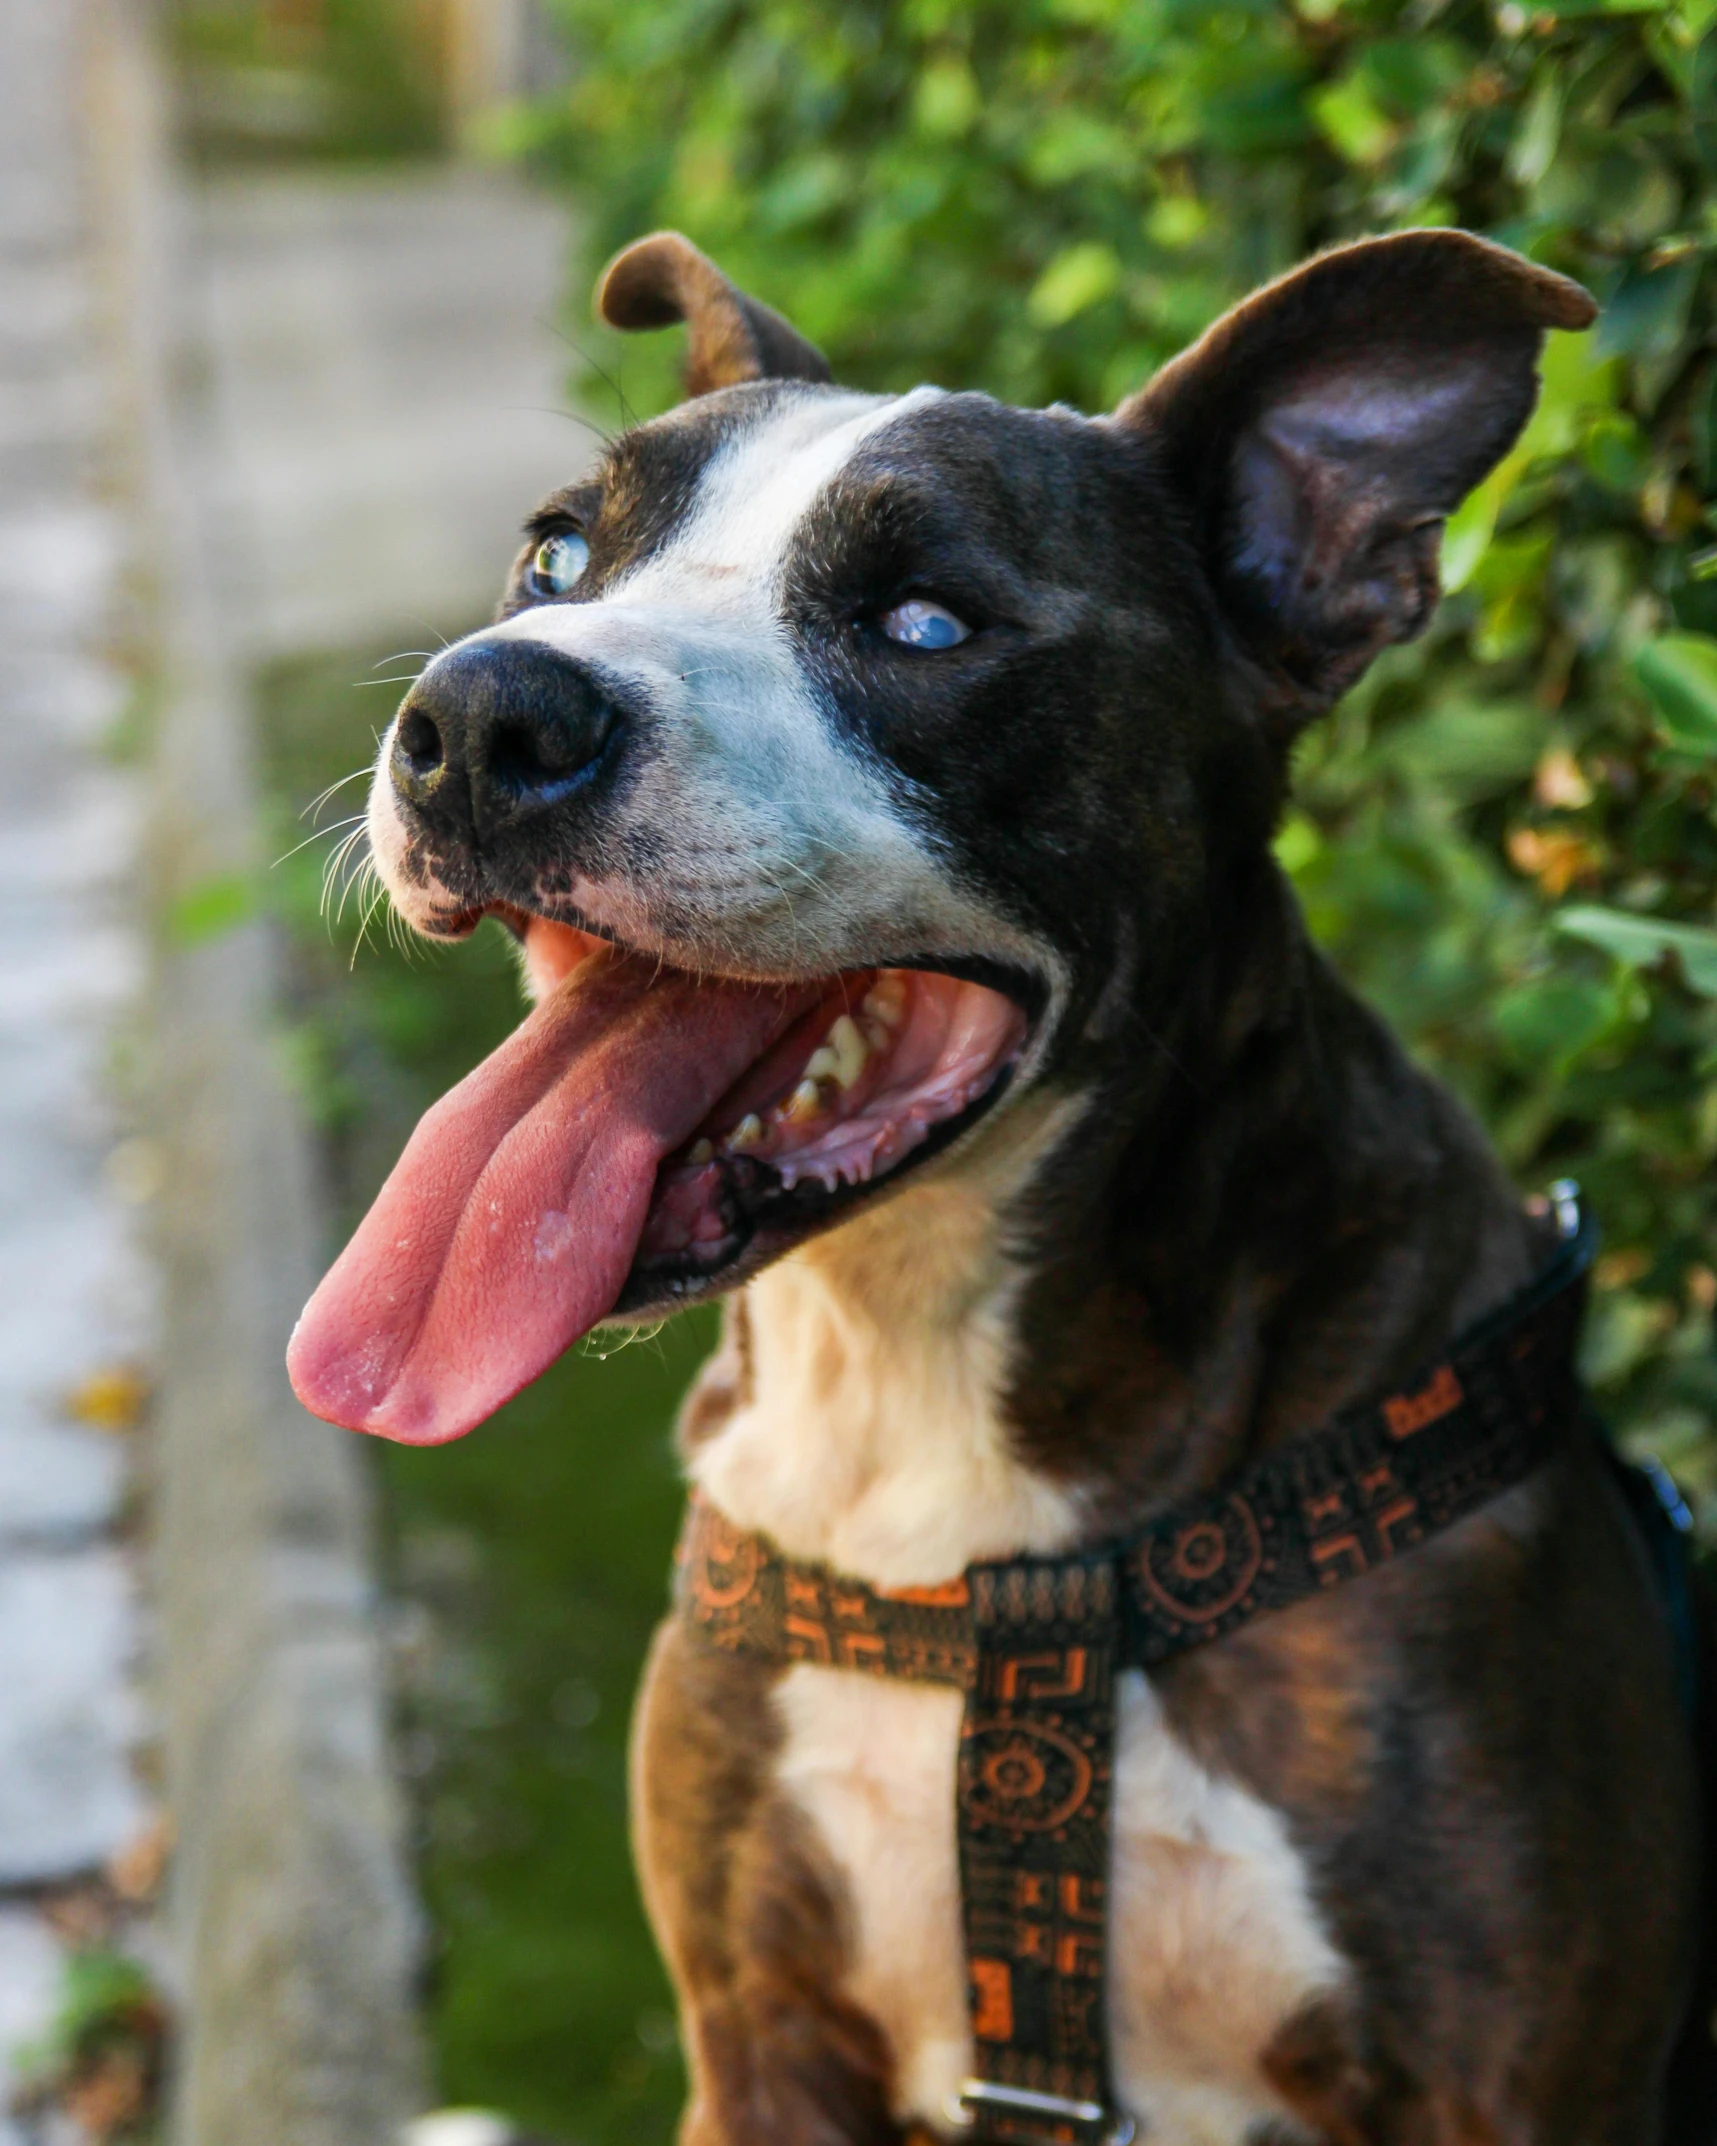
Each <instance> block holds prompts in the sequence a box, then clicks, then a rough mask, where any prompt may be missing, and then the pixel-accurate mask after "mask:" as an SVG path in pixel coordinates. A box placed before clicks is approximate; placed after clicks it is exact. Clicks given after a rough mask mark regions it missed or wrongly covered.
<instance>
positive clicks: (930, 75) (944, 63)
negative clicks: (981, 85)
mask: <svg viewBox="0 0 1717 2146" xmlns="http://www.w3.org/2000/svg"><path fill="white" fill-rule="evenodd" d="M981 102H982V99H981V98H980V96H979V93H978V85H977V81H976V79H975V78H974V76H973V74H972V70H971V69H970V68H969V67H968V66H967V65H966V63H965V61H964V60H962V59H957V58H955V57H953V56H952V55H948V56H946V57H944V58H942V59H936V60H932V61H931V62H930V64H929V66H928V67H926V68H925V70H924V72H923V73H922V74H921V75H920V76H919V77H918V82H917V85H916V87H915V89H914V91H913V98H912V116H913V118H914V119H915V120H916V121H917V123H918V129H919V132H920V133H922V134H928V135H930V136H932V137H933V138H934V139H936V140H939V141H956V140H958V138H959V137H960V136H961V135H962V134H965V133H967V132H968V131H969V130H970V128H971V125H972V122H973V120H975V119H976V118H977V116H978V111H979V108H980V105H981Z"/></svg>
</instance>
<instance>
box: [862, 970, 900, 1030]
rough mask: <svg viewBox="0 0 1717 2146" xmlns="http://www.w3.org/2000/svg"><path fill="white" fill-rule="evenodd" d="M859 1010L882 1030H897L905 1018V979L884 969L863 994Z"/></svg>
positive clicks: (892, 971)
mask: <svg viewBox="0 0 1717 2146" xmlns="http://www.w3.org/2000/svg"><path fill="white" fill-rule="evenodd" d="M861 1010H862V1011H863V1012H865V1013H867V1014H869V1015H870V1017H871V1019H872V1020H873V1021H877V1022H879V1023H880V1024H881V1025H882V1027H883V1028H884V1029H891V1028H898V1027H899V1026H900V1024H901V1022H902V1021H903V1020H904V1019H905V1017H906V979H905V978H904V977H903V976H901V975H898V974H897V973H896V972H895V971H894V970H893V969H885V970H884V971H883V972H882V974H881V975H880V976H879V977H878V978H877V980H876V982H875V983H874V984H872V985H871V987H870V989H869V990H868V991H867V992H866V993H865V995H864V1003H863V1007H862V1009H861Z"/></svg>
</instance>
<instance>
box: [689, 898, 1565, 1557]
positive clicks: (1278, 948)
mask: <svg viewBox="0 0 1717 2146" xmlns="http://www.w3.org/2000/svg"><path fill="white" fill-rule="evenodd" d="M1251 909H1252V914H1251V916H1250V919H1249V922H1250V929H1249V930H1248V931H1247V932H1246V934H1245V936H1244V941H1243V944H1244V948H1245V951H1244V954H1243V956H1242V957H1241V958H1240V959H1239V960H1238V961H1237V962H1232V963H1230V966H1229V974H1228V976H1227V978H1226V980H1225V981H1224V980H1221V978H1220V976H1219V974H1218V969H1217V965H1216V964H1211V965H1210V967H1209V968H1208V969H1207V970H1206V971H1205V973H1207V974H1212V975H1218V981H1217V984H1216V986H1215V987H1214V988H1212V989H1211V990H1209V991H1208V992H1207V993H1205V994H1204V995H1203V997H1202V999H1201V1000H1200V1001H1199V1002H1197V1003H1191V1002H1189V1003H1188V1004H1187V1005H1186V1006H1185V1007H1184V1009H1183V1011H1182V1013H1181V1016H1180V1018H1179V1019H1178V1020H1177V1021H1176V1022H1175V1023H1174V1024H1173V1025H1172V1027H1171V1028H1170V1029H1169V1030H1168V1031H1167V1033H1166V1034H1164V1033H1161V1032H1160V1031H1159V1032H1157V1033H1156V1034H1154V1035H1152V1036H1151V1038H1150V1040H1149V1041H1146V1040H1144V1036H1145V1033H1146V1031H1145V1030H1144V1028H1143V1025H1142V1024H1140V1027H1139V1029H1138V1031H1137V1032H1135V1033H1133V1034H1130V1035H1128V1036H1126V1037H1123V1038H1122V1039H1121V1042H1120V1045H1119V1047H1118V1048H1117V1049H1116V1050H1115V1051H1114V1053H1113V1055H1112V1057H1111V1059H1110V1062H1109V1063H1110V1070H1109V1071H1108V1072H1107V1073H1106V1074H1105V1073H1103V1072H1099V1074H1098V1076H1097V1077H1096V1078H1095V1079H1094V1080H1092V1081H1089V1082H1087V1083H1084V1084H1076V1085H1075V1086H1074V1088H1073V1089H1072V1090H1071V1091H1068V1090H1061V1091H1059V1092H1058V1091H1057V1090H1055V1089H1052V1088H1046V1089H1044V1090H1041V1091H1039V1092H1038V1093H1036V1094H1034V1095H1031V1096H1028V1097H1026V1098H1023V1099H1022V1100H1021V1102H1020V1103H1019V1104H1018V1105H1016V1106H1015V1107H1014V1108H1013V1109H1012V1110H1010V1111H1008V1112H1007V1113H1005V1114H1004V1115H1003V1116H1001V1117H999V1118H998V1120H997V1121H996V1123H995V1125H994V1126H993V1127H992V1128H990V1129H988V1133H987V1137H981V1138H980V1140H979V1141H978V1142H977V1143H975V1146H974V1150H973V1152H972V1154H971V1155H970V1156H968V1157H965V1158H962V1160H961V1163H960V1164H959V1165H958V1166H957V1167H954V1168H950V1169H948V1170H946V1171H943V1172H941V1173H938V1174H936V1175H933V1176H927V1177H926V1178H925V1179H924V1180H923V1181H921V1182H919V1183H917V1184H911V1185H908V1186H907V1187H904V1188H903V1189H902V1191H901V1192H900V1194H899V1195H898V1196H897V1197H896V1198H894V1199H893V1200H891V1201H889V1202H888V1203H886V1204H885V1205H883V1206H881V1207H879V1208H877V1209H875V1210H874V1211H872V1212H871V1213H869V1214H866V1215H863V1216H861V1217H859V1218H857V1219H855V1220H854V1221H853V1222H851V1223H849V1224H848V1225H847V1226H846V1227H845V1228H843V1229H840V1230H837V1231H835V1232H833V1233H832V1234H830V1235H829V1236H827V1237H825V1238H822V1239H820V1240H816V1241H815V1242H813V1243H812V1244H810V1245H808V1246H805V1247H803V1248H802V1249H801V1250H799V1251H798V1252H796V1253H795V1254H793V1255H791V1256H790V1257H788V1258H787V1259H784V1260H782V1261H780V1262H779V1263H778V1264H777V1265H776V1266H774V1267H773V1268H771V1269H769V1270H767V1271H766V1272H765V1273H764V1274H763V1275H762V1276H760V1277H759V1278H758V1279H757V1280H755V1281H754V1282H752V1283H751V1284H750V1286H749V1287H748V1289H747V1290H746V1291H745V1293H744V1296H743V1298H742V1299H740V1300H739V1301H738V1302H737V1303H736V1304H735V1306H734V1307H733V1309H732V1311H731V1313H730V1326H729V1342H728V1348H727V1350H726V1351H725V1352H724V1354H723V1356H722V1357H721V1358H720V1359H718V1361H717V1364H716V1366H715V1367H714V1368H713V1369H712V1372H711V1374H710V1376H709V1377H708V1379H707V1380H706V1382H705V1385H704V1387H703V1388H702V1390H701V1392H700V1395H699V1397H698V1399H697V1400H696V1401H695V1402H694V1404H693V1406H692V1408H691V1410H690V1411H689V1413H688V1418H687V1441H688V1446H689V1463H690V1467H691V1471H692V1473H693V1476H694V1478H695V1479H696V1481H697V1482H698V1483H699V1485H700V1486H701V1488H702V1489H703V1490H704V1492H705V1493H706V1494H707V1495H708V1496H709V1497H710V1498H711V1499H712V1500H713V1501H714V1502H715V1503H716V1504H717V1505H718V1506H719V1507H720V1508H721V1509H722V1510H723V1511H724V1512H725V1513H726V1514H727V1516H728V1517H729V1518H730V1519H731V1520H733V1521H734V1522H735V1523H736V1524H738V1525H740V1526H742V1527H748V1528H756V1529H760V1530H762V1531H763V1532H765V1533H767V1534H769V1535H770V1536H772V1537H773V1538H774V1539H775V1540H776V1541H777V1542H778V1543H779V1544H780V1545H781V1547H782V1548H783V1549H784V1550H786V1551H787V1552H788V1553H789V1554H790V1555H792V1556H795V1557H802V1558H810V1559H820V1560H822V1561H824V1562H826V1563H828V1564H830V1565H832V1566H834V1567H835V1568H836V1569H838V1570H841V1571H845V1572H849V1573H852V1574H853V1575H854V1576H855V1577H858V1578H862V1579H865V1580H867V1581H869V1582H870V1583H872V1584H874V1585H879V1586H884V1587H888V1586H915V1585H929V1584H934V1583H936V1582H938V1581H941V1580H944V1579H946V1578H948V1577H949V1576H950V1575H952V1574H954V1573H957V1572H958V1571H960V1570H961V1569H962V1568H963V1567H964V1566H966V1565H967V1564H970V1563H972V1562H974V1561H976V1560H980V1559H984V1558H991V1557H1001V1556H1005V1555H1008V1554H1010V1553H1017V1552H1020V1551H1033V1552H1039V1553H1045V1552H1052V1551H1056V1550H1060V1549H1063V1548H1065V1547H1067V1546H1068V1545H1069V1544H1070V1543H1072V1542H1075V1541H1078V1540H1080V1539H1089V1538H1091V1537H1094V1536H1097V1535H1102V1534H1108V1533H1113V1532H1116V1531H1118V1530H1121V1529H1124V1528H1125V1527H1127V1526H1128V1525H1130V1524H1135V1523H1136V1522H1137V1521H1138V1520H1139V1519H1140V1518H1141V1517H1143V1515H1144V1514H1146V1513H1147V1512H1149V1511H1150V1510H1151V1509H1152V1508H1154V1507H1157V1506H1160V1505H1161V1504H1163V1503H1164V1502H1165V1501H1167V1500H1170V1499H1173V1498H1176V1497H1179V1496H1184V1495H1187V1494H1189V1493H1191V1492H1194V1491H1198V1490H1203V1489H1208V1488H1210V1487H1211V1486H1213V1485H1214V1484H1216V1483H1217V1482H1219V1481H1220V1480H1221V1479H1222V1478H1223V1477H1224V1476H1225V1475H1227V1474H1228V1473H1230V1472H1231V1471H1232V1470H1234V1469H1235V1468H1237V1467H1238V1466H1240V1465H1241V1464H1242V1463H1243V1462H1244V1461H1245V1460H1246V1459H1247V1458H1249V1457H1250V1456H1251V1455H1252V1454H1253V1453H1255V1452H1257V1451H1259V1450H1261V1449H1262V1448H1263V1447H1265V1446H1267V1445H1269V1444H1272V1443H1274V1442H1276V1441H1277V1440H1279V1439H1281V1438H1284V1437H1287V1436H1289V1435H1292V1434H1293V1433H1295V1432H1297V1431H1302V1430H1306V1429H1310V1428H1312V1427H1315V1426H1316V1425H1317V1424H1319V1423H1321V1422H1324V1421H1326V1420H1327V1419H1328V1418H1329V1417H1330V1416H1331V1415H1333V1414H1334V1413H1335V1412H1336V1411H1337V1410H1339V1409H1340V1408H1342V1407H1344V1406H1346V1405H1348V1404H1350V1403H1351V1402H1354V1401H1357V1400H1360V1399H1363V1398H1364V1397H1365V1396H1366V1395H1368V1394H1370V1393H1374V1392H1376V1391H1378V1390H1381V1389H1382V1388H1384V1387H1386V1386H1387V1385H1389V1384H1390V1383H1392V1382H1395V1381H1397V1380H1399V1379H1401V1378H1403V1377H1405V1376H1406V1375H1408V1374H1410V1373H1411V1372H1412V1371H1414V1370H1415V1369H1416V1368H1417V1367H1418V1366H1419V1365H1420V1364H1422V1363H1423V1362H1424V1361H1426V1360H1427V1359H1428V1358H1430V1357H1432V1356H1434V1355H1435V1354H1436V1353H1438V1351H1439V1350H1440V1349H1441V1348H1442V1347H1443V1346H1444V1345H1446V1343H1447V1342H1448V1340H1449V1339H1450V1337H1451V1336H1452V1334H1453V1333H1454V1332H1455V1331H1456V1329H1457V1328H1458V1327H1459V1326H1461V1325H1464V1324H1465V1323H1467V1322H1468V1321H1469V1320H1471V1319H1472V1318H1474V1317H1476V1316H1477V1315H1478V1314H1479V1313H1481V1312H1482V1311H1483V1310H1485V1309H1487V1308H1488V1307H1489V1306H1490V1305H1491V1304H1493V1303H1495V1302H1497V1301H1500V1299H1501V1298H1502V1297H1504V1296H1505V1295H1506V1294H1507V1293H1508V1292H1509V1290H1511V1289H1513V1288H1515V1287H1518V1286H1519V1284H1520V1283H1521V1282H1522V1281H1524V1280H1525V1279H1526V1278H1527V1275H1528V1274H1529V1273H1530V1271H1531V1267H1532V1264H1533V1257H1534V1255H1533V1250H1532V1242H1531V1233H1530V1231H1529V1228H1528V1225H1527V1224H1526V1222H1525V1220H1524V1218H1523V1217H1522V1215H1521V1212H1520V1209H1519V1203H1518V1201H1517V1200H1516V1198H1515V1196H1514V1195H1513V1194H1512V1192H1511V1191H1510V1189H1509V1187H1508V1185H1507V1183H1506V1181H1505V1179H1504V1178H1503V1176H1502V1174H1501V1171H1500V1169H1499V1168H1498V1166H1497V1165H1496V1163H1495V1162H1494V1160H1493V1158H1492V1157H1491V1155H1490V1153H1489V1151H1488V1149H1487V1147H1486V1145H1485V1142H1484V1140H1483V1136H1482V1135H1481V1134H1480V1133H1479V1131H1478V1129H1477V1128H1476V1126H1474V1125H1473V1124H1472V1122H1471V1121H1470V1120H1469V1119H1468V1117H1467V1116H1466V1114H1465V1112H1464V1111H1463V1110H1462V1109H1461V1108H1460V1107H1459V1106H1458V1105H1457V1104H1456V1103H1455V1102H1454V1100H1453V1098H1452V1097H1450V1096H1449V1095H1448V1094H1446V1093H1445V1092H1444V1091H1443V1090H1442V1089H1441V1088H1440V1087H1439V1086H1438V1085H1437V1084H1436V1083H1435V1082H1433V1081H1431V1080H1430V1079H1429V1078H1428V1077H1427V1076H1426V1075H1424V1074H1423V1073H1421V1072H1420V1071H1418V1070H1417V1069H1416V1068H1415V1067H1413V1066H1412V1065H1411V1064H1410V1063H1409V1061H1408V1060H1407V1059H1406V1057H1405V1055H1404V1054H1403V1053H1402V1051H1401V1050H1400V1048H1399V1046H1398V1045H1397V1044H1396V1043H1395V1042H1394V1040H1393V1038H1392V1037H1390V1035H1389V1034H1388V1032H1387V1031H1386V1030H1385V1029H1384V1028H1383V1027H1382V1025H1381V1024H1380V1023H1379V1022H1378V1021H1377V1020H1376V1019H1375V1018H1374V1017H1373V1016H1372V1015H1371V1014H1370V1013H1369V1012H1368V1011H1367V1010H1366V1009H1365V1008H1364V1007H1363V1006H1361V1005H1360V1004H1359V1002H1358V1001H1357V1000H1356V999H1355V998H1354V997H1353V996H1352V994H1351V993H1350V992H1348V991H1347V990H1346V988H1345V987H1344V986H1343V985H1342V984H1341V983H1340V982H1339V981H1338V979H1336V977H1335V976H1334V975H1333V973H1332V972H1331V971H1330V970H1329V969H1328V968H1327V967H1326V966H1325V964H1324V963H1323V962H1322V961H1321V959H1320V958H1319V957H1318V956H1317V955H1316V954H1315V953H1314V952H1313V951H1312V949H1311V948H1310V947H1309V945H1308V944H1307V942H1306V939H1305V934H1304V930H1303V926H1302V925H1301V923H1300V920H1299V917H1298V914H1297V911H1296V910H1295V908H1294V906H1293V903H1292V900H1291V897H1289V896H1288V895H1287V893H1286V890H1285V888H1284V887H1283V886H1282V885H1281V882H1280V881H1279V879H1278V878H1277V877H1276V875H1275V873H1274V871H1273V869H1272V870H1270V871H1268V872H1267V873H1266V874H1265V875H1264V876H1263V878H1262V879H1261V880H1260V881H1259V883H1258V884H1257V885H1256V887H1254V888H1253V889H1252V890H1251ZM1115 1068H1126V1069H1130V1070H1129V1071H1124V1072H1121V1073H1120V1074H1117V1072H1116V1071H1115V1070H1114V1069H1115Z"/></svg>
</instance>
